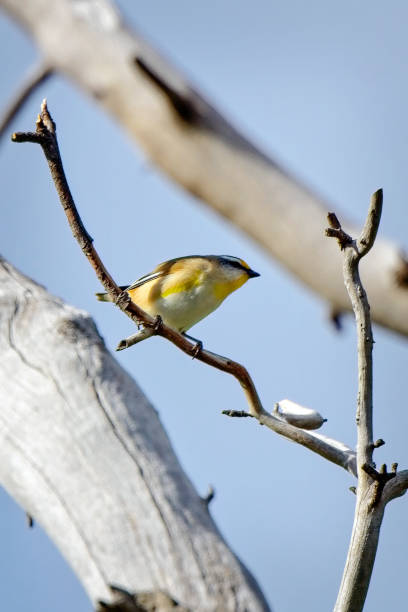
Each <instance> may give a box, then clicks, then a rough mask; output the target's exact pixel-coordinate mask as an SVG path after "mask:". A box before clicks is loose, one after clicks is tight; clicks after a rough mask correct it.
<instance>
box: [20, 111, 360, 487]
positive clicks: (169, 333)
mask: <svg viewBox="0 0 408 612" xmlns="http://www.w3.org/2000/svg"><path fill="white" fill-rule="evenodd" d="M13 141H15V142H35V143H38V144H40V145H41V147H42V149H43V151H44V155H45V157H46V159H47V161H48V165H49V168H50V171H51V175H52V178H53V180H54V184H55V187H56V189H57V192H58V195H59V198H60V201H61V204H62V206H63V208H64V211H65V213H66V215H67V219H68V222H69V224H70V227H71V230H72V233H73V235H74V237H75V238H76V240H77V241H78V243H79V244H80V246H81V248H82V251H83V252H84V254H85V255H86V257H87V258H88V260H89V262H90V263H91V265H92V267H93V268H94V270H95V272H96V274H97V276H98V278H99V280H100V281H101V283H102V285H103V286H104V288H105V290H106V291H107V292H108V293H109V294H110V296H111V297H112V299H113V300H114V302H115V303H116V304H117V305H118V306H119V308H121V310H122V311H123V312H124V313H125V314H126V315H127V316H128V317H130V318H131V319H132V320H133V321H134V322H135V323H136V325H140V324H143V326H144V327H145V328H146V329H147V330H148V332H146V334H145V335H144V336H143V337H142V338H141V339H145V337H147V336H149V335H155V334H157V335H160V336H162V337H164V338H166V339H167V340H169V341H170V342H172V343H173V344H175V345H176V346H177V347H178V348H180V349H181V350H182V351H183V352H185V353H186V354H188V355H191V356H194V357H196V358H197V359H198V360H199V361H202V362H204V363H206V364H208V365H210V366H212V367H215V368H217V369H219V370H222V371H224V372H227V373H229V374H232V375H233V376H234V377H235V378H236V379H237V380H238V381H239V383H240V385H241V386H242V388H243V390H244V393H245V396H246V398H247V401H248V405H249V414H250V415H251V416H254V417H255V418H257V419H258V421H259V422H260V423H261V424H262V425H266V426H267V427H269V428H270V429H272V430H273V431H275V432H276V433H279V434H280V435H282V436H284V437H286V438H288V439H289V440H292V441H294V442H298V443H299V444H301V445H303V446H305V447H307V448H309V449H310V450H312V451H313V452H316V453H318V454H319V455H321V456H323V457H325V458H326V459H328V460H329V461H332V462H333V463H336V464H337V465H340V466H341V467H343V468H344V469H346V470H348V471H350V472H351V473H352V474H354V475H355V458H354V453H353V451H351V450H350V449H348V447H346V446H345V445H342V444H341V443H339V442H336V441H333V440H330V439H329V438H324V437H323V436H322V437H319V436H315V435H312V434H310V433H309V432H306V431H305V430H303V429H299V427H295V426H293V425H290V424H289V423H288V422H285V420H283V418H286V419H287V418H288V415H289V412H290V411H289V409H288V407H286V415H283V414H282V415H280V416H279V418H278V417H277V416H273V415H272V414H269V413H268V412H267V411H266V410H264V408H263V406H262V404H261V400H260V398H259V396H258V392H257V390H256V388H255V385H254V383H253V381H252V378H251V377H250V375H249V374H248V372H247V370H246V369H245V368H244V366H242V365H241V364H239V363H237V362H235V361H232V360H231V359H228V358H226V357H222V356H221V355H217V354H215V353H212V352H210V351H207V350H203V349H199V350H198V351H197V347H196V345H195V344H194V343H191V342H189V341H188V340H187V339H186V338H185V337H184V336H183V335H181V334H179V333H178V332H176V331H175V330H174V329H172V328H170V327H168V326H166V325H164V324H163V323H162V322H161V321H160V324H158V321H157V320H156V319H154V318H153V317H151V316H149V315H148V314H147V313H145V312H144V311H143V310H142V309H141V308H139V307H138V306H137V305H136V304H135V303H134V302H132V301H131V300H130V298H129V296H128V294H127V293H126V292H122V291H121V289H120V288H119V287H118V286H117V284H116V283H115V281H114V280H113V278H112V277H111V275H110V274H109V272H108V271H107V270H106V268H105V266H104V264H103V262H102V261H101V259H100V257H99V255H98V253H97V252H96V250H95V248H94V246H93V244H92V238H91V237H90V236H89V234H88V233H87V231H86V229H85V227H84V225H83V223H82V220H81V218H80V216H79V213H78V211H77V208H76V206H75V203H74V200H73V198H72V195H71V192H70V189H69V186H68V183H67V180H66V178H65V174H64V169H63V166H62V161H61V157H60V153H59V149H58V142H57V137H56V130H55V124H54V122H53V120H52V118H51V116H50V114H49V112H48V109H47V105H46V102H45V101H44V102H43V104H42V107H41V114H40V115H39V117H38V119H37V123H36V132H35V133H32V132H27V133H16V134H14V135H13ZM141 332H143V330H141ZM141 332H138V333H137V334H135V335H134V336H133V337H130V338H128V339H127V340H126V342H128V343H130V342H133V343H134V339H135V338H138V337H139V334H140V333H141ZM136 341H138V340H136ZM122 342H124V341H122ZM118 348H122V347H121V345H119V347H118ZM123 348H124V347H123ZM285 401H287V400H285ZM292 405H294V404H293V403H292ZM299 408H301V409H302V411H303V415H302V416H301V415H300V413H299ZM244 414H245V413H241V414H240V416H244ZM231 416H236V413H234V414H231ZM245 416H246V414H245ZM292 416H293V418H296V419H297V423H299V422H301V423H302V425H303V426H309V427H311V426H312V421H313V422H314V426H315V427H317V426H319V425H321V424H322V423H323V422H324V419H323V418H322V417H321V416H320V415H319V414H318V413H316V412H315V411H313V410H310V409H306V408H302V407H299V406H298V414H297V415H295V414H293V415H292ZM289 418H290V415H289Z"/></svg>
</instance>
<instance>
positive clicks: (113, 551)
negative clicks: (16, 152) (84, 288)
mask: <svg viewBox="0 0 408 612" xmlns="http://www.w3.org/2000/svg"><path fill="white" fill-rule="evenodd" d="M0 309H1V310H0V312H1V319H0V351H1V361H0V385H1V387H0V388H1V399H2V410H1V427H0V440H1V442H0V479H1V483H2V484H3V485H4V486H5V488H6V489H7V490H8V491H9V493H10V494H11V495H12V496H13V497H14V499H16V500H17V502H18V503H19V504H20V505H21V506H22V507H23V508H24V509H25V510H26V511H27V512H28V513H29V514H30V515H31V516H33V517H34V519H35V520H36V521H38V522H39V523H40V524H41V525H42V526H43V527H44V528H45V530H46V531H47V533H48V534H49V536H50V537H51V538H52V540H53V541H54V542H55V544H56V545H57V546H58V547H59V549H60V550H61V552H62V553H63V555H64V556H65V558H66V559H67V561H68V562H69V563H70V564H71V566H72V567H73V569H74V571H75V572H76V574H77V576H78V578H79V579H80V580H81V582H82V583H83V585H84V587H85V589H86V590H87V592H88V594H89V596H90V598H91V599H92V601H93V602H96V601H97V600H99V599H103V600H106V601H109V600H112V593H111V592H110V589H109V585H110V584H115V585H119V586H121V587H123V588H125V589H126V590H127V591H129V592H140V591H158V590H162V591H165V592H167V593H169V594H170V595H171V596H172V597H173V598H174V599H175V600H176V601H178V602H179V603H180V604H182V605H183V606H185V607H186V608H188V609H191V610H219V611H221V610H251V611H252V610H254V611H255V610H259V611H260V610H268V609H269V608H268V605H267V604H266V602H265V600H264V598H263V595H262V593H261V592H260V590H259V588H258V586H257V584H256V582H255V580H254V579H253V578H252V576H251V575H250V574H249V573H248V571H247V570H246V569H245V568H244V567H243V566H242V564H241V563H240V562H239V560H238V559H237V558H236V557H235V556H234V554H233V553H232V552H231V551H230V550H229V549H228V547H227V546H226V544H225V542H224V541H223V539H222V537H221V536H220V534H219V533H218V531H217V528H216V526H215V525H214V523H213V521H212V519H211V517H210V515H209V513H208V508H207V505H206V504H205V503H204V501H203V500H202V499H201V498H200V497H199V496H198V495H197V493H196V492H195V491H194V488H193V486H192V484H191V483H190V481H189V480H188V478H187V477H186V475H185V474H184V473H183V471H182V469H181V467H180V465H179V463H178V461H177V458H176V457H175V455H174V453H173V451H172V449H171V447H170V443H169V440H168V438H167V436H166V434H165V432H164V430H163V428H162V426H161V424H160V421H159V418H158V415H157V413H156V411H155V410H154V409H153V407H152V406H151V405H150V404H149V402H148V400H147V399H146V398H145V397H144V396H143V394H142V392H141V391H140V389H139V388H138V387H137V385H136V383H135V382H134V381H133V380H132V379H131V378H130V376H129V375H128V374H127V373H126V372H125V371H124V370H123V369H122V368H121V367H120V366H119V365H118V363H117V362H116V361H115V360H114V359H113V357H112V356H111V355H110V353H109V352H108V351H107V350H106V348H105V346H104V343H103V340H102V339H101V337H100V336H99V334H98V332H97V330H96V328H95V325H94V323H93V322H92V320H91V319H90V317H89V316H88V315H87V314H86V313H84V312H82V311H79V310H77V309H75V308H73V307H71V306H68V305H66V304H64V303H63V302H62V301H61V300H59V299H57V298H54V297H53V296H51V295H50V294H49V293H47V292H46V290H45V289H43V288H42V287H40V286H39V285H37V284H35V283H34V282H33V281H31V280H29V279H27V278H26V277H24V276H23V275H22V274H20V273H19V272H18V271H16V270H15V269H14V268H13V267H12V266H11V265H10V264H8V263H7V262H6V261H5V260H4V259H0Z"/></svg>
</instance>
